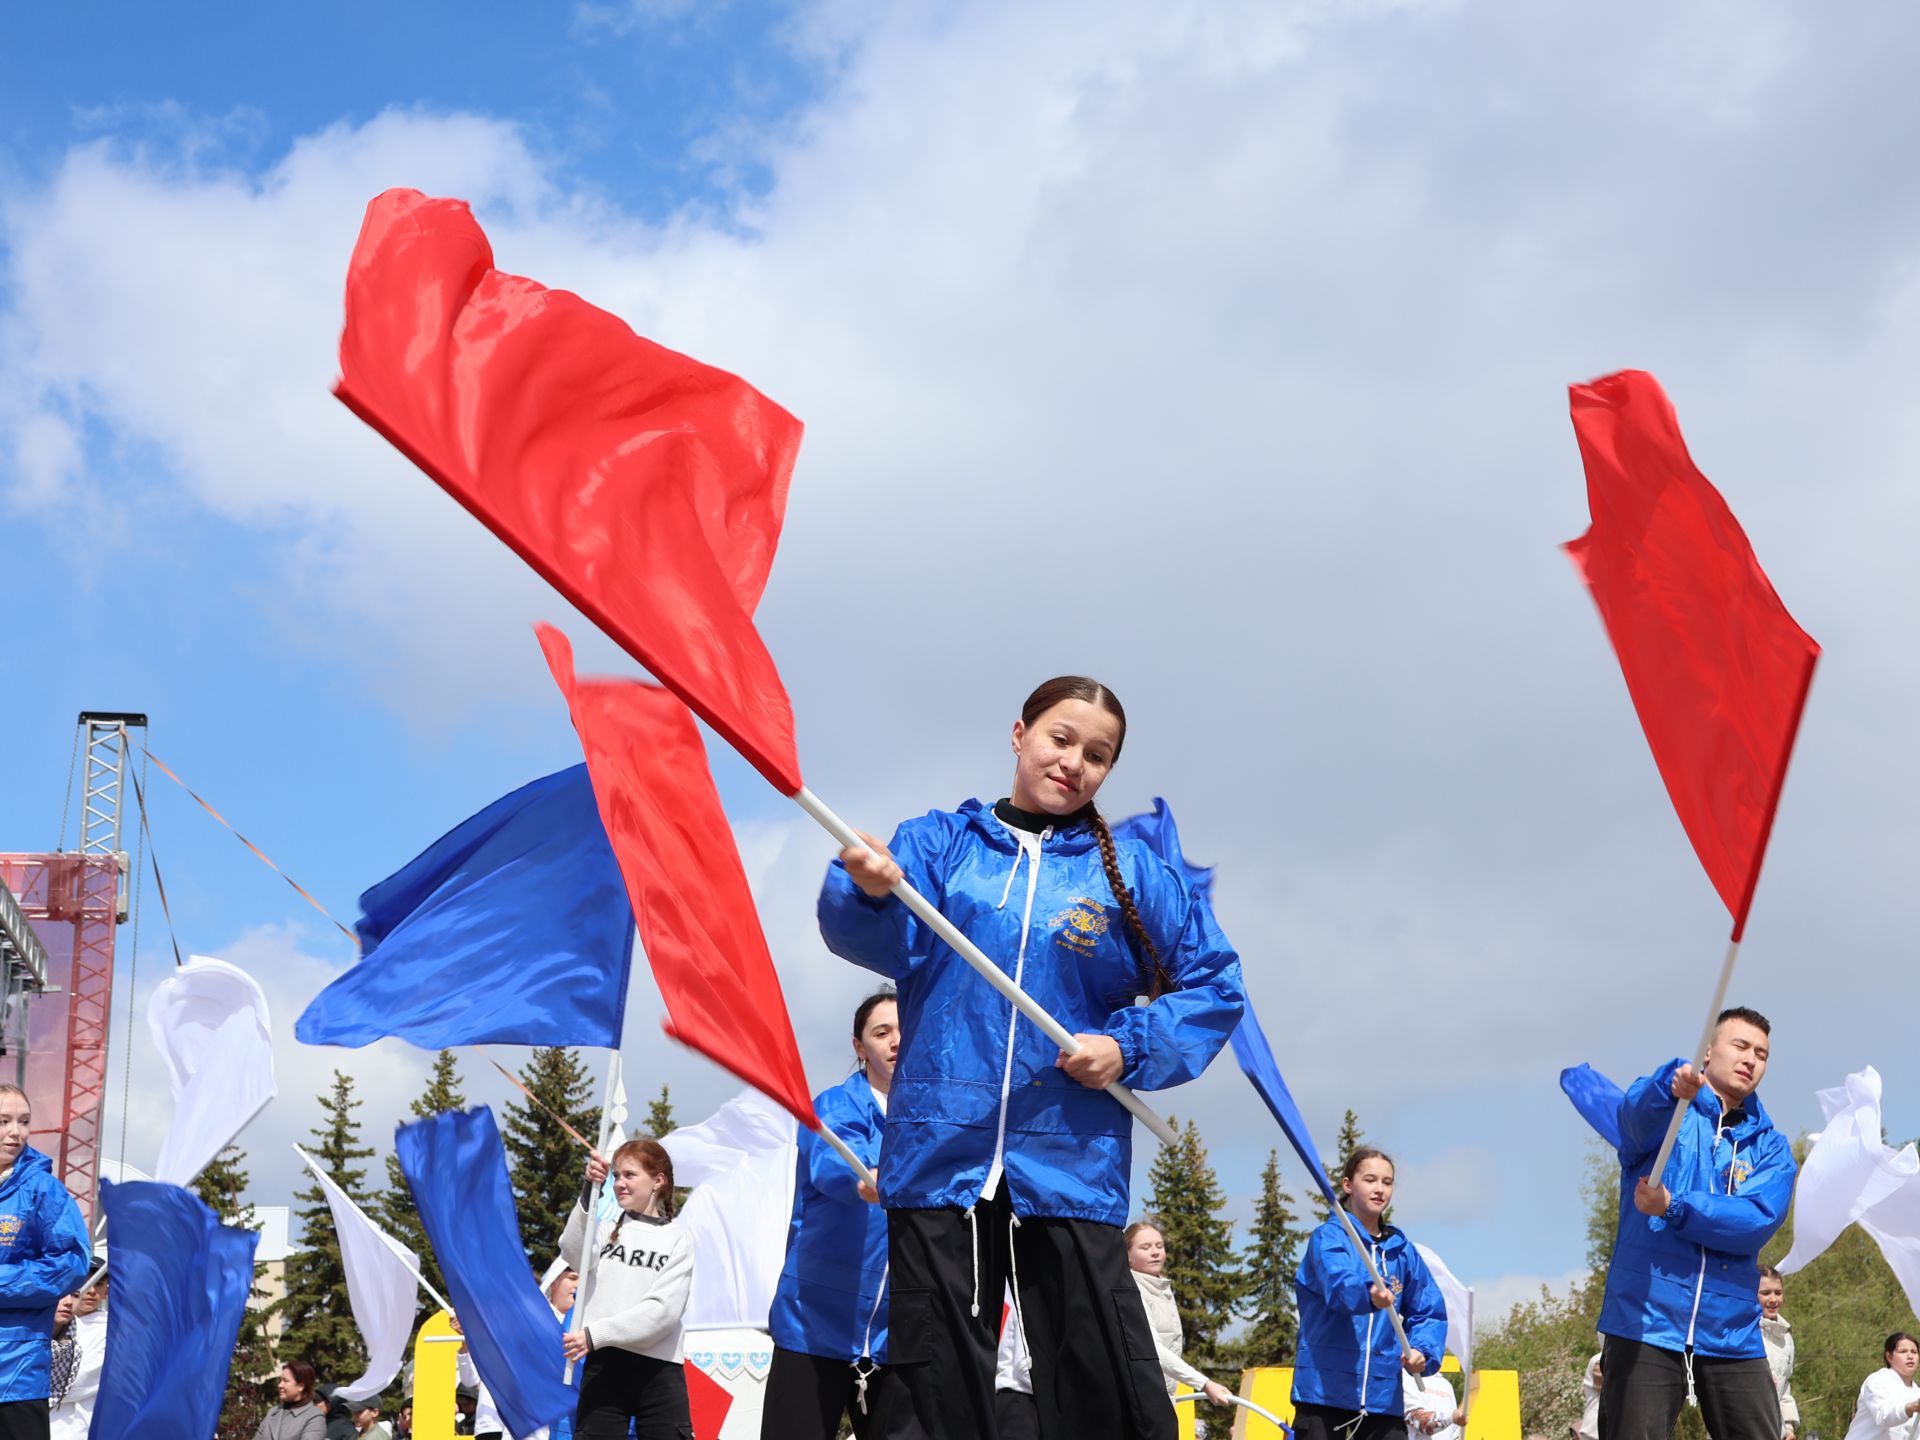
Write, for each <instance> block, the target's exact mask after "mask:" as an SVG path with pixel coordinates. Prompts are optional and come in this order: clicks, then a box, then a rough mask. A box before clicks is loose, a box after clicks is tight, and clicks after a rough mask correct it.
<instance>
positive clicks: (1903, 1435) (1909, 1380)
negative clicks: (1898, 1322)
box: [1847, 1330, 1920, 1440]
mask: <svg viewBox="0 0 1920 1440" xmlns="http://www.w3.org/2000/svg"><path fill="white" fill-rule="evenodd" d="M1882 1354H1883V1355H1884V1357H1885V1359H1886V1362H1887V1364H1886V1368H1885V1369H1884V1370H1876V1371H1874V1372H1873V1374H1871V1375H1869V1376H1868V1377H1867V1380H1866V1383H1865V1384H1864V1385H1862V1386H1861V1387H1860V1398H1859V1399H1858V1400H1857V1401H1855V1402H1854V1411H1853V1424H1852V1425H1851V1426H1849V1427H1848V1429H1847V1440H1916V1437H1917V1436H1920V1385H1915V1384H1914V1383H1913V1372H1914V1370H1915V1369H1916V1368H1920V1341H1915V1339H1914V1338H1913V1336H1911V1335H1909V1334H1907V1332H1906V1331H1904V1330H1896V1331H1895V1332H1894V1333H1893V1334H1891V1335H1889V1336H1888V1337H1887V1344H1886V1348H1885V1350H1884V1351H1883V1352H1882Z"/></svg>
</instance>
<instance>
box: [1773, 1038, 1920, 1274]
mask: <svg viewBox="0 0 1920 1440" xmlns="http://www.w3.org/2000/svg"><path fill="white" fill-rule="evenodd" d="M1819 1100H1820V1109H1821V1110H1822V1111H1823V1112H1824V1113H1825V1115H1826V1117H1827V1124H1826V1128H1825V1129H1824V1130H1822V1131H1821V1132H1820V1138H1819V1139H1818V1140H1816V1141H1814V1144H1813V1149H1812V1150H1811V1151H1809V1152H1808V1154H1807V1163H1806V1164H1804V1165H1802V1166H1801V1167H1800V1179H1799V1182H1798V1184H1796V1185H1795V1186H1794V1191H1793V1249H1792V1250H1790V1251H1789V1252H1788V1253H1787V1258H1786V1259H1784V1260H1782V1261H1781V1262H1780V1269H1781V1270H1782V1271H1783V1272H1787V1273H1791V1272H1792V1271H1795V1270H1798V1269H1800V1268H1801V1267H1802V1266H1804V1265H1807V1264H1809V1263H1810V1262H1812V1261H1813V1260H1814V1259H1815V1258H1816V1257H1818V1256H1819V1254H1820V1253H1821V1251H1823V1250H1825V1249H1826V1248H1827V1247H1828V1246H1829V1245H1831V1244H1832V1243H1833V1242H1834V1240H1835V1239H1836V1238H1837V1237H1838V1236H1839V1234H1840V1232H1841V1231H1842V1230H1844V1229H1846V1228H1847V1226H1848V1225H1850V1224H1856V1223H1857V1224H1858V1225H1859V1226H1860V1228H1861V1229H1862V1230H1864V1231H1866V1232H1867V1234H1868V1235H1870V1236H1872V1237H1873V1241H1874V1243H1875V1244H1876V1245H1878V1246H1879V1247H1880V1253H1881V1254H1882V1255H1884V1256H1886V1259H1887V1264H1888V1265H1889V1266H1891V1267H1892V1269H1893V1273H1894V1275H1895V1276H1897V1277H1898V1278H1899V1281H1900V1288H1901V1289H1903V1290H1905V1291H1906V1292H1907V1303H1908V1304H1910V1305H1920V1154H1916V1153H1915V1151H1914V1147H1913V1146H1912V1145H1911V1144H1909V1145H1903V1146H1902V1147H1901V1148H1900V1149H1898V1150H1893V1149H1890V1148H1889V1147H1888V1145H1887V1143H1886V1141H1885V1140H1883V1139H1881V1134H1880V1072H1879V1071H1877V1070H1875V1069H1874V1068H1873V1067H1872V1066H1871V1065H1869V1066H1867V1068H1866V1069H1864V1070H1862V1071H1861V1072H1860V1073H1859V1074H1857V1075H1849V1076H1848V1077H1847V1082H1846V1084H1845V1085H1842V1086H1840V1087H1839V1088H1838V1089H1834V1090H1822V1091H1820V1093H1819Z"/></svg>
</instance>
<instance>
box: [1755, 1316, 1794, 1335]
mask: <svg viewBox="0 0 1920 1440" xmlns="http://www.w3.org/2000/svg"><path fill="white" fill-rule="evenodd" d="M1760 1329H1761V1332H1762V1333H1763V1334H1767V1335H1771V1336H1775V1337H1776V1338H1777V1337H1779V1336H1781V1335H1785V1334H1788V1333H1790V1332H1791V1331H1792V1329H1793V1326H1792V1325H1791V1324H1790V1323H1789V1322H1788V1320H1787V1317H1786V1316H1784V1315H1781V1316H1778V1317H1776V1318H1775V1319H1772V1320H1769V1319H1768V1318H1767V1317H1766V1316H1764V1315H1762V1316H1761V1317H1760Z"/></svg>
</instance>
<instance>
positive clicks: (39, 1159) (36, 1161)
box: [0, 1145, 53, 1195]
mask: <svg viewBox="0 0 1920 1440" xmlns="http://www.w3.org/2000/svg"><path fill="white" fill-rule="evenodd" d="M51 1174H53V1161H51V1160H49V1159H48V1158H47V1157H46V1156H45V1155H43V1154H42V1153H41V1152H40V1151H38V1150H36V1149H34V1148H33V1146H31V1145H29V1146H27V1147H26V1148H25V1149H24V1150H22V1151H21V1152H20V1158H19V1159H17V1160H15V1161H14V1162H13V1168H12V1169H11V1170H9V1171H8V1172H7V1178H6V1179H5V1181H0V1195H10V1194H12V1193H13V1192H14V1191H15V1190H17V1189H18V1188H19V1187H20V1186H22V1185H24V1184H25V1183H26V1182H27V1179H28V1177H29V1176H33V1175H51Z"/></svg>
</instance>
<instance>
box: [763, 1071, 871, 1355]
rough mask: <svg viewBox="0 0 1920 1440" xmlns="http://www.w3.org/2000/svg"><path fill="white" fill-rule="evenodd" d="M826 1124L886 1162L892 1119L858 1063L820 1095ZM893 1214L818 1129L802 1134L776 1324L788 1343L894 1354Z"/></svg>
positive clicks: (777, 1338)
mask: <svg viewBox="0 0 1920 1440" xmlns="http://www.w3.org/2000/svg"><path fill="white" fill-rule="evenodd" d="M813 1108H814V1111H815V1113H817V1114H818V1115H819V1116H820V1122H821V1123H822V1124H823V1125H825V1126H826V1127H827V1128H828V1129H830V1130H832V1131H833V1132H834V1134H836V1135H838V1136H839V1137H840V1138H841V1139H842V1140H844V1141H846V1142H847V1145H848V1146H849V1147H850V1148H851V1149H852V1151H853V1153H854V1154H856V1155H858V1156H859V1157H860V1158H861V1159H862V1160H864V1161H865V1162H866V1163H867V1166H868V1168H869V1169H871V1168H872V1167H873V1166H875V1165H877V1164H878V1163H879V1160H880V1139H881V1136H882V1135H883V1134H884V1133H885V1131H886V1128H887V1117H886V1116H885V1115H883V1114H881V1113H880V1106H879V1104H878V1103H877V1102H876V1101H875V1100H874V1098H873V1087H872V1086H871V1085H869V1084H868V1083H867V1077H866V1075H865V1074H864V1073H862V1072H860V1071H858V1070H856V1071H855V1072H854V1073H853V1074H852V1075H850V1076H848V1077H847V1079H846V1080H845V1081H844V1082H843V1083H841V1084H839V1085H836V1086H834V1087H833V1088H832V1089H831V1090H823V1091H821V1092H820V1093H819V1094H818V1095H816V1096H814V1097H813ZM886 1275H887V1212H886V1211H884V1210H882V1209H881V1208H880V1207H879V1206H878V1205H870V1204H868V1203H867V1202H866V1201H865V1200H862V1199H861V1198H860V1191H859V1188H858V1187H857V1185H856V1184H855V1182H854V1178H853V1171H852V1170H850V1169H848V1168H847V1162H846V1161H844V1160H842V1159H841V1158H840V1156H839V1155H838V1154H836V1153H835V1151H834V1149H833V1147H832V1146H831V1145H829V1144H827V1142H826V1141H824V1140H822V1139H821V1138H820V1137H819V1136H818V1135H815V1134H814V1133H813V1132H812V1131H810V1130H802V1131H801V1132H800V1156H799V1159H798V1161H797V1162H796V1165H795V1174H794V1182H793V1221H792V1223H791V1224H789V1225H788V1226H787V1261H786V1264H785V1266H784V1267H782V1269H781V1271H780V1284H779V1287H778V1288H777V1289H776V1290H775V1291H774V1293H773V1312H772V1315H771V1316H770V1317H769V1320H768V1328H769V1329H770V1330H772V1332H773V1343H774V1344H776V1345H778V1346H779V1347H780V1348H781V1349H782V1350H793V1351H797V1352H799V1353H800V1354H803V1355H818V1356H821V1357H823V1358H824V1359H828V1360H846V1361H853V1360H858V1359H859V1358H861V1357H862V1356H870V1357H871V1358H872V1359H874V1360H876V1361H880V1362H884V1361H885V1360H886V1358H887V1297H886Z"/></svg>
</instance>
